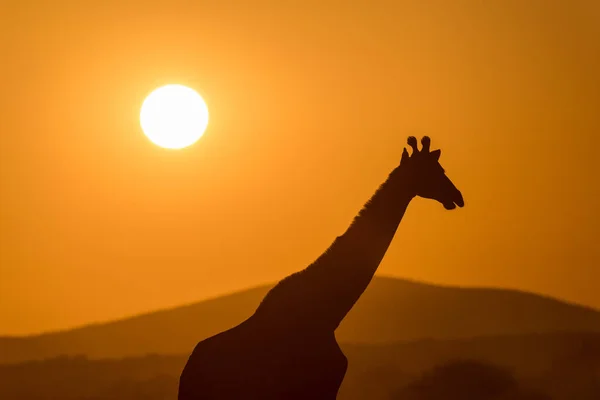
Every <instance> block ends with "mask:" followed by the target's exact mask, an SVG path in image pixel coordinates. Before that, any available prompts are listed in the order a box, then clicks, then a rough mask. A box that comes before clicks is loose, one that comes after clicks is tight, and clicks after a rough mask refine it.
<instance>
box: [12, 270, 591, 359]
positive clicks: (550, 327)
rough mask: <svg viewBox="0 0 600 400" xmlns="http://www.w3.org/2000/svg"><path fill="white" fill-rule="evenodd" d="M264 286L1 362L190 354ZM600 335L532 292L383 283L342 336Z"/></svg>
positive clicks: (87, 332)
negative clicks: (546, 333)
mask: <svg viewBox="0 0 600 400" xmlns="http://www.w3.org/2000/svg"><path fill="white" fill-rule="evenodd" d="M270 287H271V286H262V287H258V288H254V289H250V290H245V291H242V292H238V293H234V294H231V295H227V296H223V297H219V298H216V299H212V300H207V301H202V302H199V303H196V304H191V305H187V306H183V307H178V308H175V309H170V310H162V311H157V312H153V313H148V314H144V315H140V316H136V317H132V318H128V319H124V320H120V321H115V322H110V323H104V324H97V325H90V326H85V327H82V328H77V329H73V330H69V331H64V332H55V333H47V334H42V335H38V336H29V337H4V338H0V363H15V362H22V361H26V360H39V359H45V358H52V357H56V356H59V355H79V354H80V355H85V356H87V357H90V358H105V357H130V356H136V355H144V354H148V353H159V354H186V353H189V352H190V351H191V350H192V348H193V347H194V345H195V344H196V343H197V342H198V341H199V340H202V339H204V338H206V337H208V336H210V335H213V334H215V333H218V332H220V331H222V330H225V329H227V328H229V327H232V326H234V325H236V324H237V323H239V322H241V321H242V320H244V319H245V318H247V317H248V316H250V315H251V314H252V312H253V311H254V310H255V308H256V307H257V305H258V304H259V302H260V301H261V299H262V298H263V296H264V295H265V294H266V292H267V291H268V290H269V289H270ZM560 331H570V332H600V313H599V312H598V311H596V310H593V309H590V308H586V307H581V306H577V305H572V304H567V303H564V302H561V301H558V300H556V299H552V298H547V297H543V296H539V295H535V294H531V293H524V292H518V291H512V290H503V289H481V288H458V287H446V286H436V285H430V284H424V283H417V282H412V281H406V280H401V279H394V278H385V277H377V278H375V279H374V280H373V282H372V283H371V285H370V286H369V288H368V289H367V291H366V292H365V294H364V296H363V297H362V298H361V299H360V301H359V302H358V303H357V305H356V306H355V307H354V309H353V310H352V311H351V312H350V314H349V315H348V316H347V318H346V319H345V320H344V322H343V323H342V325H341V326H340V328H339V329H338V331H337V337H338V340H339V341H340V342H342V343H357V344H358V343H363V344H382V343H391V342H396V341H411V340H419V339H425V338H430V339H440V340H442V339H456V338H469V337H476V336H493V335H523V334H532V333H544V332H560Z"/></svg>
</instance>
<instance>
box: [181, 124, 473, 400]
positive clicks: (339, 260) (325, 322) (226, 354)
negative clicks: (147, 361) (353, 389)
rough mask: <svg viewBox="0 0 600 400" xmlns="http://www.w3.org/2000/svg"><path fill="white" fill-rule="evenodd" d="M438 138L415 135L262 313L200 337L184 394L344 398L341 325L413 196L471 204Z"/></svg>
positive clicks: (206, 399) (205, 399)
mask: <svg viewBox="0 0 600 400" xmlns="http://www.w3.org/2000/svg"><path fill="white" fill-rule="evenodd" d="M430 142H431V141H430V139H429V137H427V136H425V137H423V139H422V140H421V143H422V149H421V150H419V149H418V143H417V139H416V138H415V137H413V136H411V137H409V138H408V144H409V146H410V147H411V148H412V155H409V153H408V151H407V150H406V148H405V149H404V151H403V152H402V158H401V161H400V164H399V166H398V167H396V168H395V169H394V170H393V171H392V172H391V173H390V175H389V177H388V178H387V180H386V181H385V182H384V183H383V184H382V185H381V186H380V187H379V189H378V190H377V191H376V192H375V194H374V195H373V196H372V197H371V199H370V200H369V201H368V202H367V203H366V205H365V206H364V207H363V209H362V210H361V211H360V212H359V214H358V215H357V216H356V217H355V218H354V220H353V222H352V224H351V225H350V227H349V228H348V229H347V230H346V232H345V233H344V234H343V235H342V236H338V237H337V238H336V239H335V241H334V242H333V243H332V244H331V246H330V247H329V248H328V249H327V250H326V251H325V252H324V253H323V254H322V255H321V256H320V257H319V258H318V259H317V260H316V261H314V262H313V263H312V264H311V265H309V266H308V267H307V268H305V269H304V270H302V271H300V272H297V273H294V274H292V275H290V276H288V277H287V278H285V279H283V280H282V281H280V282H279V283H278V284H277V285H275V287H273V288H272V289H271V290H270V291H269V293H267V295H266V296H265V298H264V299H263V300H262V302H261V303H260V305H259V306H258V308H257V309H256V311H255V313H254V314H253V315H252V316H251V317H250V318H248V319H247V320H245V321H243V322H242V323H240V324H239V325H237V326H235V327H234V328H231V329H229V330H227V331H224V332H222V333H220V334H217V335H215V336H212V337H210V338H208V339H206V340H203V341H201V342H200V343H198V345H197V346H196V347H195V349H194V350H193V352H192V354H191V356H190V357H189V359H188V361H187V364H186V366H185V368H184V369H183V372H182V374H181V377H180V380H179V395H178V396H179V397H178V398H179V400H200V399H202V400H213V399H220V400H228V399H269V400H270V399H287V400H296V399H298V400H299V399H303V400H304V399H315V400H320V399H323V400H325V399H328V400H331V399H335V398H336V396H337V393H338V389H339V387H340V385H341V383H342V380H343V379H344V375H345V373H346V369H347V366H348V362H347V359H346V357H345V356H344V354H343V352H342V351H341V349H340V347H339V346H338V343H337V341H336V339H335V334H334V332H335V330H336V328H337V327H338V325H339V324H340V323H341V322H342V320H343V319H344V317H345V316H346V314H347V313H348V312H349V311H350V309H351V308H352V307H353V305H354V304H355V303H356V301H357V300H358V299H359V297H360V296H361V295H362V293H363V292H364V290H365V289H366V288H367V286H368V285H369V282H370V281H371V279H372V278H373V275H374V274H375V271H376V270H377V268H378V266H379V263H380V262H381V260H382V259H383V256H384V255H385V253H386V251H387V249H388V247H389V246H390V243H391V242H392V239H393V237H394V235H395V233H396V229H397V228H398V225H399V224H400V221H401V220H402V217H403V216H404V213H405V211H406V209H407V207H408V205H409V203H410V202H411V200H412V199H413V198H415V197H416V196H420V197H423V198H428V199H434V200H437V201H438V202H440V203H441V204H442V205H443V206H444V208H446V209H448V210H451V209H454V208H456V206H457V205H458V206H459V207H463V206H464V202H463V198H462V195H461V193H460V191H459V190H458V189H457V188H456V187H455V186H454V184H453V183H452V182H451V181H450V179H449V178H448V177H447V176H446V174H445V171H444V169H443V168H442V166H441V165H440V164H439V158H440V154H441V151H440V150H435V151H430Z"/></svg>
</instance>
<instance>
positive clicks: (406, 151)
mask: <svg viewBox="0 0 600 400" xmlns="http://www.w3.org/2000/svg"><path fill="white" fill-rule="evenodd" d="M409 158H410V156H409V155H408V150H406V147H405V148H404V150H403V151H402V159H401V160H400V162H402V161H406V160H408V159H409Z"/></svg>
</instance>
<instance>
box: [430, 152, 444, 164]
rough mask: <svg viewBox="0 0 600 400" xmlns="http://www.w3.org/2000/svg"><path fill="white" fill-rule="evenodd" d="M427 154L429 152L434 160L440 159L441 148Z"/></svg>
mask: <svg viewBox="0 0 600 400" xmlns="http://www.w3.org/2000/svg"><path fill="white" fill-rule="evenodd" d="M429 154H431V157H433V159H434V160H435V161H439V160H440V156H441V155H442V150H440V149H437V150H434V151H432V152H431V153H429Z"/></svg>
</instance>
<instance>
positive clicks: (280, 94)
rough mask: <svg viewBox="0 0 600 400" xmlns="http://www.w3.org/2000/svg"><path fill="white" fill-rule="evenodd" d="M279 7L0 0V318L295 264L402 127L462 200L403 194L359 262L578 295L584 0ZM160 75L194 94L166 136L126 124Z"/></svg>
mask: <svg viewBox="0 0 600 400" xmlns="http://www.w3.org/2000/svg"><path fill="white" fill-rule="evenodd" d="M281 3H285V4H292V2H282V1H279V0H271V1H269V2H257V1H247V2H239V1H238V2H232V1H222V0H220V1H212V2H207V1H185V2H183V1H180V2H177V1H168V2H167V1H155V0H151V1H135V2H132V1H129V2H128V1H123V0H119V1H116V0H110V1H103V2H84V1H69V2H66V1H50V0H48V1H29V0H20V1H8V2H6V1H3V2H2V5H0V18H1V20H0V51H1V54H2V62H1V63H0V76H1V78H2V90H1V92H0V334H25V333H35V332H41V331H46V330H55V329H63V328H67V327H72V326H77V325H81V324H85V323H89V322H96V321H105V320H110V319H113V318H121V317H125V316H129V315H131V314H135V313H140V312H145V311H149V310H154V309H158V308H164V307H171V306H176V305H180V304H183V303H189V302H193V301H197V300H201V299H204V298H207V297H211V296H215V295H219V294H223V293H227V292H230V291H234V290H238V289H243V288H247V287H249V286H253V285H258V284H262V283H265V282H272V281H275V280H277V279H280V278H282V277H284V276H285V275H287V274H289V273H291V272H293V271H296V270H299V269H302V268H304V267H305V266H306V265H308V264H309V263H310V262H311V261H312V260H314V259H315V258H316V257H317V256H318V255H319V254H320V253H321V252H322V251H323V250H325V248H327V246H328V245H329V244H330V242H331V241H332V240H333V239H334V238H335V237H336V236H337V235H339V234H341V233H342V232H343V231H344V230H345V228H346V227H347V225H348V224H349V223H350V221H351V220H352V218H353V216H354V214H355V213H356V212H358V211H359V209H360V208H361V207H362V205H363V203H364V202H365V201H366V200H367V199H368V198H369V197H370V195H371V194H372V193H373V192H374V190H375V189H376V188H377V187H378V185H379V184H380V183H381V182H382V181H383V180H384V179H385V178H386V177H387V174H388V173H389V172H390V171H391V170H392V169H393V168H394V167H395V166H396V165H397V164H398V162H399V160H400V155H401V152H402V148H403V146H404V143H405V140H406V136H407V135H409V134H417V135H421V134H429V135H431V137H432V140H433V147H441V148H442V159H441V161H442V163H443V165H444V167H445V168H446V170H447V172H448V175H449V176H450V177H451V179H452V180H453V181H454V182H455V183H456V184H457V186H459V188H460V189H461V190H462V191H463V195H464V197H465V200H466V203H467V205H466V207H465V208H464V209H461V210H458V211H455V212H447V211H445V210H444V209H443V207H442V206H441V205H439V204H434V203H432V202H429V201H426V200H422V199H417V200H415V202H414V203H413V204H412V205H411V206H410V208H409V211H408V213H407V215H406V217H405V219H404V221H403V222H402V224H401V227H400V230H399V232H398V234H397V236H396V239H395V241H394V243H393V244H392V247H391V249H390V251H389V252H388V255H387V256H386V258H385V260H384V262H383V264H382V266H381V268H380V273H382V274H386V275H393V276H398V277H407V278H411V279H419V280H426V281H430V282H435V283H442V284H452V285H469V286H472V285H477V286H480V285H484V286H495V287H509V288H518V289H524V290H531V291H535V292H538V293H543V294H548V295H551V296H557V297H559V298H563V299H567V300H570V301H574V302H579V303H584V304H587V305H592V306H595V307H600V291H598V286H599V282H600V268H599V267H600V203H599V201H600V200H599V198H600V178H599V177H598V175H599V173H600V167H599V166H598V164H597V161H598V159H599V157H598V152H599V151H600V139H599V135H600V39H599V38H600V5H599V4H600V3H598V1H596V0H589V1H583V0H581V1H573V0H572V1H550V0H538V1H533V0H531V1H526V0H495V1H491V0H488V1H475V0H473V1H456V0H454V1H447V0H438V1H422V0H414V1H398V0H395V1H389V2H377V1H364V2H362V3H361V2H358V1H353V2H347V1H339V2H324V1H313V2H307V1H303V2H293V4H296V5H282V4H281ZM349 3H351V4H352V5H350V4H349ZM92 4H95V5H92ZM300 4H302V5H300ZM166 83H181V84H185V85H189V86H191V87H193V88H195V89H196V90H197V91H198V92H200V93H201V94H202V96H203V97H204V99H205V100H206V102H207V104H208V107H209V110H210V113H211V114H210V116H211V120H210V124H209V128H208V130H207V132H206V134H205V136H204V137H203V138H202V139H201V140H200V141H199V142H198V143H196V145H194V146H192V147H190V148H187V149H185V150H181V151H167V150H164V149H161V148H159V147H157V146H155V145H153V144H152V143H151V142H149V141H148V140H147V139H146V138H145V137H144V136H143V134H142V132H141V129H140V127H139V109H140V106H141V103H142V101H143V99H144V97H145V96H146V95H147V94H148V93H149V92H150V91H151V90H152V89H154V88H156V87H157V86H159V85H161V84H166ZM340 279H343V277H341V278H340Z"/></svg>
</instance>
